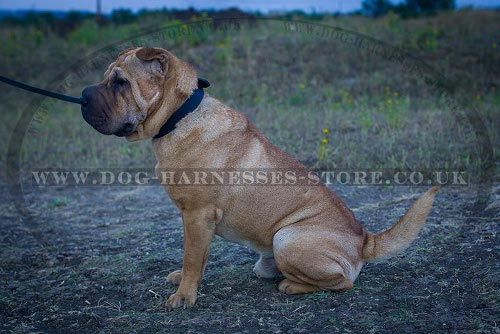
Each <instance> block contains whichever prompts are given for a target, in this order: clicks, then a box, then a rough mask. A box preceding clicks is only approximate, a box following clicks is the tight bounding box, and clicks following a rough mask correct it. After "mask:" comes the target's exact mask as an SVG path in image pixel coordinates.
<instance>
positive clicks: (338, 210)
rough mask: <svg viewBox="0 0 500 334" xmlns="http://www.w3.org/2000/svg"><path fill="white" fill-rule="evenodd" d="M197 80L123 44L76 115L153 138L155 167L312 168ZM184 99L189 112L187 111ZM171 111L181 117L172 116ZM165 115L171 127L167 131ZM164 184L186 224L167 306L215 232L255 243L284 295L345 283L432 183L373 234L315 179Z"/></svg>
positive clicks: (177, 298) (177, 301) (162, 54)
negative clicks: (388, 225)
mask: <svg viewBox="0 0 500 334" xmlns="http://www.w3.org/2000/svg"><path fill="white" fill-rule="evenodd" d="M199 85H200V83H199V81H198V76H197V73H196V71H195V69H194V68H193V67H192V66H191V65H189V64H187V63H186V62H184V61H182V60H180V59H179V58H177V57H176V56H175V55H173V54H172V53H171V52H169V51H167V50H165V49H162V48H146V47H144V48H132V49H127V50H125V51H123V52H122V53H121V54H120V55H119V56H118V59H116V61H115V62H113V63H112V64H111V65H110V66H109V68H108V69H107V71H106V73H105V74H104V80H103V81H102V82H101V83H99V84H97V85H95V86H91V87H87V88H86V89H85V90H84V91H83V98H84V99H86V101H87V104H86V105H84V106H83V107H82V114H83V117H84V119H85V120H86V121H87V122H88V123H89V124H90V125H92V126H93V127H94V128H95V129H96V130H97V131H99V132H101V133H103V134H107V135H110V134H114V135H117V136H124V137H126V138H127V140H128V141H136V140H142V139H151V138H153V139H152V144H153V149H154V152H155V155H156V158H157V160H158V163H157V165H156V167H157V174H158V170H160V171H161V170H190V171H192V170H193V169H200V170H205V171H206V170H219V171H220V170H224V171H229V170H244V169H259V170H261V171H264V172H265V171H270V170H287V171H293V172H294V173H295V174H296V175H298V174H302V175H309V174H308V173H309V172H308V170H307V168H306V167H305V166H303V165H302V164H301V163H299V162H298V161H297V160H295V159H294V158H293V157H291V156H290V155H288V154H287V153H285V152H283V151H281V150H280V149H278V148H277V147H276V146H274V145H273V144H271V143H270V142H269V140H268V139H267V138H266V137H264V136H263V135H262V134H261V133H260V132H259V131H258V130H257V129H256V128H255V126H254V125H253V124H252V123H250V121H249V120H248V118H247V117H246V116H245V115H244V114H242V113H241V112H238V111H236V110H234V109H231V108H230V107H228V106H226V105H225V104H223V103H222V102H220V101H219V100H217V99H215V98H213V97H212V96H209V95H208V94H203V89H202V88H203V87H206V86H207V85H204V86H203V85H202V86H201V87H202V88H199V87H200V86H199ZM200 91H201V95H200ZM195 92H197V93H196V94H195ZM195 95H196V96H195ZM188 100H189V101H188ZM186 105H187V108H188V109H189V107H191V109H193V110H187V112H186V110H184V109H186V108H185V107H186ZM183 108H184V109H183ZM176 113H177V116H179V115H180V116H181V117H180V118H179V117H177V118H176V117H174V116H175V114H176ZM175 118H176V119H175ZM169 122H170V124H169V125H168V127H169V128H170V129H167V131H163V130H165V129H164V128H165V126H166V124H167V123H169ZM162 131H163V132H162ZM168 175H170V176H171V174H168ZM204 176H206V175H204ZM233 176H234V175H233ZM174 179H175V177H174ZM246 180H247V181H248V178H247V179H246ZM259 180H260V181H262V180H264V181H265V176H262V175H260V178H259ZM287 180H288V181H290V180H291V181H293V179H287ZM202 181H204V179H203V180H202ZM292 183H293V182H292ZM164 187H165V190H166V192H167V193H168V195H169V196H170V198H171V199H172V201H173V202H174V203H175V205H176V206H177V207H178V208H179V210H180V211H181V214H182V220H183V225H184V258H183V263H182V269H180V270H176V271H174V272H172V273H170V274H169V275H168V277H167V280H168V281H169V282H171V283H173V284H178V285H179V287H178V289H177V292H175V293H174V294H172V295H171V296H170V298H168V300H167V301H166V306H167V308H168V309H172V308H177V307H181V306H183V307H188V306H192V305H194V303H195V301H196V294H197V289H198V286H199V284H200V281H201V279H202V276H203V272H204V270H205V265H206V263H207V257H208V250H209V247H210V242H211V240H212V237H213V236H214V234H217V235H220V236H222V237H224V238H226V239H229V240H232V241H236V242H239V243H241V244H244V245H247V246H249V247H251V248H253V249H254V250H255V251H257V252H258V253H259V254H260V258H259V260H258V261H257V263H256V264H255V267H254V272H255V274H256V275H257V276H258V277H262V278H271V277H276V276H279V275H283V276H284V279H283V280H282V281H281V283H280V284H279V286H278V289H279V291H281V292H283V293H286V294H300V293H311V292H315V291H342V290H346V289H350V288H352V287H353V282H354V281H355V280H356V277H357V276H358V274H359V272H360V270H361V267H362V266H363V264H364V263H365V262H367V261H372V260H375V259H379V258H383V257H388V256H390V255H392V254H394V253H396V252H399V251H401V250H403V249H405V248H407V247H408V246H409V245H410V243H411V242H412V241H413V240H414V239H415V238H416V236H417V234H418V232H419V230H420V229H421V227H422V225H423V224H424V221H425V219H426V217H427V215H428V214H429V211H430V210H431V206H432V202H433V199H434V194H435V193H436V191H437V190H438V188H437V187H434V188H432V189H430V190H429V191H427V192H426V193H425V194H423V195H422V196H421V197H420V199H418V200H417V201H416V202H415V203H414V204H413V206H412V207H411V208H410V209H409V210H408V211H407V212H406V214H405V215H404V216H403V217H402V218H401V219H400V220H399V221H398V222H397V223H396V224H395V225H394V226H392V227H391V228H390V229H388V230H387V231H384V232H382V233H380V234H376V235H375V234H372V233H370V232H368V231H367V230H366V229H365V228H364V227H363V226H362V225H361V224H360V223H359V222H358V221H357V220H356V218H355V217H354V215H353V213H352V212H351V210H349V208H347V206H346V205H345V204H344V203H343V202H342V200H340V198H339V197H337V196H336V195H335V194H334V193H333V192H332V191H331V190H330V189H328V188H327V187H326V186H325V185H323V184H322V183H320V182H319V183H317V182H316V183H314V184H307V183H300V184H299V183H297V184H285V183H283V184H277V185H276V184H274V185H268V184H263V185H262V184H255V183H252V182H250V183H249V184H245V185H243V186H242V185H227V184H221V183H217V184H212V183H207V182H199V183H198V184H183V185H179V184H176V183H175V182H164ZM145 205H146V204H145Z"/></svg>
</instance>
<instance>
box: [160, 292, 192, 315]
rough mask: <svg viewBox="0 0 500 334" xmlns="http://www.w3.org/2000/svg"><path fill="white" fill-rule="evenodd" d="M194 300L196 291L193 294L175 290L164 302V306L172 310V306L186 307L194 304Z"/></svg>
mask: <svg viewBox="0 0 500 334" xmlns="http://www.w3.org/2000/svg"><path fill="white" fill-rule="evenodd" d="M195 302H196V293H194V294H184V293H180V292H179V291H177V292H176V293H174V294H172V295H171V296H170V297H169V298H168V299H167V301H166V303H165V308H166V309H167V310H169V311H172V310H173V309H174V308H179V307H183V308H187V307H191V306H193V305H194V303H195Z"/></svg>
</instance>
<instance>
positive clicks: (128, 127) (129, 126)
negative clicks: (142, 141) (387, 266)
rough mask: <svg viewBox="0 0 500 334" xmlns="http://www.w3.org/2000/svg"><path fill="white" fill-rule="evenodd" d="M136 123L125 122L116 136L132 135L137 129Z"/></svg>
mask: <svg viewBox="0 0 500 334" xmlns="http://www.w3.org/2000/svg"><path fill="white" fill-rule="evenodd" d="M135 128H136V126H135V124H133V123H125V124H124V125H123V126H122V127H121V128H120V130H118V131H116V132H115V133H114V135H115V136H118V137H127V136H130V135H131V134H132V133H134V131H135Z"/></svg>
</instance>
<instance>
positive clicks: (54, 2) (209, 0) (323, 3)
mask: <svg viewBox="0 0 500 334" xmlns="http://www.w3.org/2000/svg"><path fill="white" fill-rule="evenodd" d="M455 1H456V4H457V6H458V7H463V6H474V7H500V0H455ZM101 2H102V11H103V12H104V13H109V12H111V11H112V10H113V9H117V8H129V9H132V10H134V11H137V10H139V9H142V8H148V9H157V8H163V7H166V8H178V9H183V8H188V7H194V8H196V9H211V8H213V9H221V8H229V7H238V8H240V9H243V10H248V11H261V12H264V13H266V12H269V11H272V10H279V11H284V10H293V9H302V10H304V11H307V12H310V11H316V12H323V11H325V12H349V11H353V10H356V9H360V8H361V2H362V0H309V1H301V0H246V1H241V0H239V1H238V0H144V1H137V0H101ZM393 2H398V1H393ZM95 8H96V0H0V10H16V9H34V10H86V11H95Z"/></svg>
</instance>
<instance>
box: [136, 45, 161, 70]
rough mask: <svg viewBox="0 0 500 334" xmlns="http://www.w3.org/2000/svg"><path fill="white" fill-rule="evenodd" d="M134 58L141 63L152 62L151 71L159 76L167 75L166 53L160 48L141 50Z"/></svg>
mask: <svg viewBox="0 0 500 334" xmlns="http://www.w3.org/2000/svg"><path fill="white" fill-rule="evenodd" d="M135 56H136V57H137V58H139V59H140V60H142V61H146V62H152V64H151V69H152V71H153V72H154V73H155V74H156V75H159V76H164V75H165V73H167V63H168V58H169V57H168V52H167V50H165V49H161V48H141V49H139V50H138V51H137V52H136V53H135Z"/></svg>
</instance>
